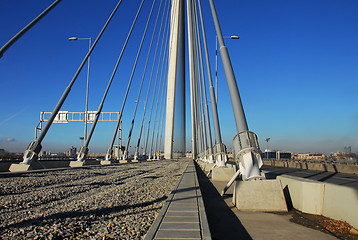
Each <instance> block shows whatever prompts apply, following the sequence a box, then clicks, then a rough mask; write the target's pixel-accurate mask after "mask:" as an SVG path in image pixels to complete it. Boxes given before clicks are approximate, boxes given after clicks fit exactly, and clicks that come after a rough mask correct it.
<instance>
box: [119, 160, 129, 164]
mask: <svg viewBox="0 0 358 240" xmlns="http://www.w3.org/2000/svg"><path fill="white" fill-rule="evenodd" d="M119 163H122V164H123V163H128V161H127V160H119Z"/></svg>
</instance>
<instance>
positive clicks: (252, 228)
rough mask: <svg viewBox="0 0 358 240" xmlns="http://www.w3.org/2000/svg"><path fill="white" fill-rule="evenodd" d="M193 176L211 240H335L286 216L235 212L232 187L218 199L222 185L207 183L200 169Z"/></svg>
mask: <svg viewBox="0 0 358 240" xmlns="http://www.w3.org/2000/svg"><path fill="white" fill-rule="evenodd" d="M197 174H198V178H199V182H200V188H201V191H202V194H203V199H204V203H205V208H206V214H207V218H208V223H209V227H210V232H211V236H212V238H213V239H225V240H236V239H244V240H251V239H255V240H260V239H262V240H268V239H274V240H280V239H282V240H286V239H302V240H306V239H317V240H329V239H332V240H333V239H336V238H335V237H333V236H332V235H329V234H326V233H323V232H320V231H318V230H314V229H311V228H307V227H305V226H301V225H298V224H296V223H293V222H291V221H290V218H291V216H290V215H289V214H274V213H266V212H250V211H239V210H238V209H237V208H236V207H235V206H234V205H233V204H232V201H231V200H232V193H233V186H231V188H229V189H228V191H227V192H226V195H224V197H221V196H220V194H219V192H221V191H222V189H223V188H224V187H225V185H226V182H222V181H213V180H209V179H208V178H207V177H206V175H205V173H204V172H202V171H201V169H198V173H197Z"/></svg>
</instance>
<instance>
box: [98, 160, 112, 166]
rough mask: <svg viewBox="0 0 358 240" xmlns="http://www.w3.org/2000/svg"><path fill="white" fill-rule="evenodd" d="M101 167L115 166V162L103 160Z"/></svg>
mask: <svg viewBox="0 0 358 240" xmlns="http://www.w3.org/2000/svg"><path fill="white" fill-rule="evenodd" d="M101 165H113V161H110V160H102V161H101Z"/></svg>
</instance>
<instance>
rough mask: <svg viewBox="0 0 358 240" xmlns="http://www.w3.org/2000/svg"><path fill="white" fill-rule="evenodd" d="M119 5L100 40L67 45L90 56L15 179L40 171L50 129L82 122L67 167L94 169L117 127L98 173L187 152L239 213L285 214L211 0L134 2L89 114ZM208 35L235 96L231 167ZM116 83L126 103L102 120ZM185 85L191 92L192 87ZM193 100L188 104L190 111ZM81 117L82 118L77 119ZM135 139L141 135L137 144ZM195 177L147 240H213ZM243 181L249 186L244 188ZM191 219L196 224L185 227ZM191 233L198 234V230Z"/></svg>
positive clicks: (187, 174)
mask: <svg viewBox="0 0 358 240" xmlns="http://www.w3.org/2000/svg"><path fill="white" fill-rule="evenodd" d="M60 2H61V1H55V2H54V3H53V4H52V5H51V6H50V7H49V8H48V9H47V10H45V11H44V12H43V13H42V14H40V15H39V16H38V18H36V19H35V20H34V21H33V22H32V23H30V24H29V25H28V26H27V27H25V28H24V29H23V30H22V31H20V32H19V34H18V35H16V36H15V37H14V38H13V39H11V40H10V41H9V42H8V43H7V44H5V45H4V46H3V47H2V48H1V50H0V56H2V58H5V57H6V53H5V52H6V51H11V48H10V47H11V46H12V45H13V44H15V43H16V42H17V41H19V42H21V41H22V39H20V38H21V36H23V35H24V34H25V33H26V32H27V31H31V28H32V27H33V26H34V25H35V24H36V23H37V22H38V21H46V16H45V15H46V14H51V13H49V12H50V11H56V7H58V6H57V5H60V4H64V3H60ZM122 4H124V3H122V0H120V1H118V3H117V4H116V6H115V7H114V9H112V11H111V13H110V14H108V17H107V18H106V21H105V23H104V25H103V26H102V28H101V29H100V31H99V32H98V35H97V36H96V37H94V38H93V39H92V38H81V37H70V38H69V40H71V41H76V40H89V48H88V52H87V53H86V55H85V56H84V58H83V59H82V61H81V62H80V64H79V66H78V67H77V69H76V71H75V72H74V74H73V76H72V77H71V78H70V79H68V82H66V84H67V85H66V87H65V88H64V89H61V93H62V95H61V96H60V98H59V99H58V101H57V103H56V106H55V107H54V109H53V110H52V112H51V113H47V117H44V116H45V115H44V114H45V113H43V112H41V111H43V110H42V109H39V112H41V119H40V124H39V125H37V126H36V134H35V139H34V140H33V141H32V142H30V143H29V146H28V148H27V149H26V150H25V151H24V156H23V161H22V162H21V163H19V164H13V165H12V166H11V167H10V171H12V172H24V171H28V170H33V169H36V168H38V166H39V163H40V168H41V161H39V160H38V159H39V155H40V154H41V150H42V146H43V145H44V146H45V144H46V136H47V134H49V132H50V131H51V127H52V125H53V124H56V123H68V122H71V121H79V122H84V135H83V136H84V137H83V139H82V140H83V144H82V146H81V148H80V149H79V151H78V153H77V156H76V160H75V161H71V163H70V166H71V167H85V166H87V165H89V164H90V161H89V155H88V154H89V153H90V149H91V140H92V139H93V136H94V135H95V134H96V133H97V132H96V128H98V126H99V124H100V122H101V121H114V122H115V127H114V128H113V131H112V135H110V136H107V137H106V138H105V140H106V141H108V143H107V144H108V147H107V151H106V155H105V159H103V160H102V161H101V164H102V165H113V164H115V163H128V162H138V161H140V160H148V161H152V160H160V159H162V157H164V158H165V159H166V160H170V159H178V158H182V159H185V158H188V156H187V155H186V152H187V150H189V151H190V152H191V153H190V156H189V158H191V159H192V160H197V161H198V162H200V165H201V166H202V168H203V169H204V170H205V171H206V172H207V175H208V176H210V175H211V176H212V179H213V180H215V179H216V180H218V179H219V180H222V181H226V182H227V184H226V186H223V187H224V190H223V191H222V195H223V194H225V192H226V191H227V190H228V189H229V188H230V187H231V186H232V184H233V183H234V182H235V183H236V184H235V187H234V189H235V192H234V193H233V194H234V203H235V204H236V206H237V207H238V208H240V209H242V210H245V209H246V210H247V209H249V210H259V211H287V206H286V202H285V198H284V195H283V191H282V186H281V184H280V181H279V180H266V178H265V175H264V174H263V173H262V172H261V170H260V169H261V167H262V165H263V162H262V159H261V151H260V148H259V144H258V139H257V136H256V134H255V133H253V132H251V131H249V128H248V124H247V121H246V116H245V113H244V108H243V103H242V102H241V98H240V94H239V90H238V86H237V81H236V78H235V74H234V71H233V67H232V63H231V60H230V56H229V51H228V49H227V47H226V46H225V41H224V38H225V37H224V36H223V34H222V32H221V26H220V22H219V17H218V16H217V12H216V9H215V5H214V2H213V0H209V1H208V5H209V7H207V9H210V12H203V10H202V5H201V4H202V3H201V1H195V0H187V1H186V2H185V1H183V0H173V1H165V0H153V1H151V2H150V4H148V2H146V1H144V0H142V1H138V8H137V9H135V10H136V11H135V15H134V16H133V18H132V19H131V21H130V23H129V27H128V28H125V29H127V30H128V31H127V32H126V36H125V38H124V39H123V42H121V50H120V51H119V53H118V55H117V56H116V59H115V61H114V62H113V69H112V71H111V74H109V75H108V76H107V78H103V80H101V81H104V82H105V83H106V87H105V90H104V91H103V92H102V91H100V90H99V89H98V90H97V89H96V91H95V92H96V93H97V94H100V96H101V97H100V98H99V101H98V105H97V110H95V111H93V110H92V111H90V110H89V109H88V101H93V99H92V98H91V94H89V90H88V88H89V86H91V78H90V76H91V75H90V61H91V60H92V61H93V53H94V52H95V51H96V50H97V48H100V46H101V44H102V43H101V41H102V37H103V36H104V35H105V34H106V31H109V30H110V28H111V27H110V26H111V25H112V24H114V23H113V19H114V18H115V17H116V14H117V12H119V10H120V9H121V7H122ZM144 4H147V5H144ZM148 6H149V7H148ZM128 11H129V10H128ZM131 11H132V9H131ZM204 14H206V15H210V17H211V21H210V22H208V21H205V22H204V19H207V18H204V17H203V15H204ZM42 18H43V19H42ZM209 27H211V28H212V29H215V33H216V40H217V44H218V46H219V51H218V53H217V55H220V57H221V61H222V64H223V70H224V72H225V77H226V83H227V89H228V92H229V94H230V100H231V109H232V112H233V115H234V117H235V126H233V133H234V134H233V136H232V137H233V149H232V150H233V159H232V160H233V161H231V162H230V161H229V160H230V159H229V157H228V153H227V149H226V145H225V144H224V142H223V140H222V136H221V127H222V126H221V125H220V119H219V115H218V111H220V109H218V108H217V100H218V99H219V100H220V97H219V98H218V96H217V93H215V87H214V86H215V85H216V90H217V84H215V80H214V77H213V74H212V72H213V70H212V67H211V66H213V65H214V64H212V62H211V61H210V59H209V50H208V44H207V35H206V30H207V28H209ZM120 31H124V30H120ZM232 38H234V39H235V38H236V39H238V38H239V37H237V36H232ZM133 42H134V43H135V44H136V48H135V51H134V54H132V55H133V56H127V55H126V52H127V51H128V48H129V46H130V45H131V44H132V43H133ZM135 44H134V45H135ZM132 46H133V44H132ZM91 57H92V59H91ZM130 58H131V59H132V62H131V63H130V64H128V63H126V66H129V65H130V67H126V68H125V69H123V68H121V65H122V64H123V63H124V62H127V61H128V60H129V59H130ZM186 63H188V65H189V68H188V71H186V67H185V66H186ZM86 65H87V69H86ZM86 70H87V84H86V91H85V92H86V99H85V100H86V102H85V109H84V111H83V112H70V111H66V110H65V109H62V108H63V106H64V104H65V103H66V102H67V101H69V96H70V95H71V93H72V88H73V87H74V86H75V85H76V84H78V83H77V82H78V77H79V75H80V74H81V73H83V72H85V71H86ZM216 74H217V69H216V73H215V75H216ZM119 76H126V77H119ZM119 78H120V80H121V82H120V86H121V89H122V90H123V92H122V94H118V95H120V96H118V97H119V98H120V99H121V100H120V102H119V103H117V104H116V105H117V107H118V109H114V110H113V112H111V113H109V112H105V111H103V109H104V108H105V106H106V104H107V102H108V99H107V98H108V95H109V93H110V92H111V90H112V88H113V85H114V84H115V82H116V81H118V79H119ZM187 83H189V84H188V85H189V86H188V87H187V86H186V84H187ZM186 89H189V91H186ZM56 91H59V90H58V89H57V90H56ZM189 98H190V101H189V102H190V103H187V102H188V101H187V99H189ZM132 99H134V100H132ZM69 104H71V103H69ZM186 105H190V123H191V124H190V125H191V131H190V132H191V133H190V135H191V144H190V145H191V149H186V145H187V144H186V127H185V123H186V115H187V114H188V115H189V113H186ZM76 114H77V117H75V116H76ZM106 114H109V117H105V115H106ZM112 114H113V115H114V116H115V117H114V118H112ZM125 115H126V116H127V117H126V118H125V117H124V116H125ZM128 116H129V117H128ZM124 126H125V127H124ZM134 131H136V132H137V134H135V135H134V134H133V133H134ZM122 134H123V135H124V136H123V135H122ZM76 137H77V136H76ZM116 141H117V145H116ZM131 146H133V148H132V151H130V148H131ZM115 147H117V149H118V150H119V153H118V154H114V150H115ZM43 166H44V165H42V167H43ZM236 168H237V169H236ZM194 172H196V170H195V166H194V163H193V162H192V161H189V165H188V166H187V167H186V169H185V171H184V173H183V175H182V178H181V179H180V180H179V183H178V185H177V187H176V188H175V189H174V191H173V192H172V194H171V195H170V196H169V200H168V201H167V203H166V205H165V206H164V208H163V209H162V214H161V215H162V219H161V218H157V219H159V220H157V222H155V223H154V224H153V226H154V227H153V228H152V229H153V230H151V231H149V232H148V235H147V238H148V239H170V237H171V236H172V235H171V234H178V237H184V236H185V238H194V239H197V238H202V239H210V231H209V230H208V223H207V222H206V221H207V220H206V215H205V213H203V212H205V209H204V204H203V202H202V197H201V192H200V189H199V187H198V178H197V175H196V173H195V174H194ZM238 179H241V180H243V181H240V183H238ZM242 193H244V194H242ZM253 199H254V200H255V201H253ZM268 199H269V200H268ZM258 200H260V201H258ZM239 206H240V207H239ZM186 210H187V211H186ZM178 212H188V215H185V214H179V215H177V214H178ZM189 217H190V220H188V218H189ZM171 218H176V219H177V218H180V219H181V220H182V222H180V224H182V228H183V229H175V228H173V227H172V225H173V223H177V222H173V221H171V220H170V219H171ZM193 219H194V220H193ZM158 221H159V222H158ZM199 223H200V224H199ZM194 225H195V227H193V226H194ZM168 226H170V227H168ZM188 226H189V227H188ZM185 227H188V229H185ZM191 227H193V228H191ZM189 233H190V234H189ZM188 234H189V235H188ZM191 234H192V235H191ZM188 236H189V237H188ZM193 236H194V237H193Z"/></svg>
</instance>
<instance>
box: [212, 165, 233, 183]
mask: <svg viewBox="0 0 358 240" xmlns="http://www.w3.org/2000/svg"><path fill="white" fill-rule="evenodd" d="M235 173H236V171H235V168H233V167H215V168H214V169H213V171H212V173H211V179H212V180H215V181H225V182H228V181H230V180H231V178H232V177H233V176H234V174H235Z"/></svg>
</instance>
